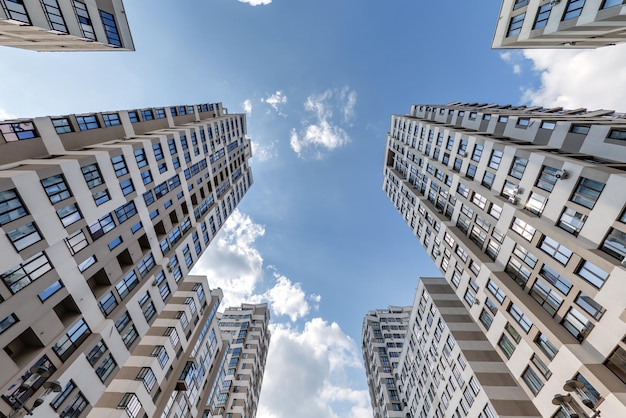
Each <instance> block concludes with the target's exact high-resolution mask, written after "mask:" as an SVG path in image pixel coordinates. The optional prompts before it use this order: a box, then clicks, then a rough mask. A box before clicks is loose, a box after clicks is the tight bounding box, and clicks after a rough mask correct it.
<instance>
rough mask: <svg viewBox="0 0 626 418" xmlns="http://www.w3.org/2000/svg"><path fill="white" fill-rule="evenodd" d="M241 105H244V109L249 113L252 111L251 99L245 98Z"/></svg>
mask: <svg viewBox="0 0 626 418" xmlns="http://www.w3.org/2000/svg"><path fill="white" fill-rule="evenodd" d="M241 107H243V111H244V112H246V113H247V114H250V113H252V100H250V99H246V100H244V101H243V103H242V104H241Z"/></svg>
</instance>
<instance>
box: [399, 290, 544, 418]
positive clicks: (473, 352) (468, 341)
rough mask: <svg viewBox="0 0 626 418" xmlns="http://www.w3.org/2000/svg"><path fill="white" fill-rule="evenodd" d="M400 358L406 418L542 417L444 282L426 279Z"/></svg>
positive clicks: (414, 305) (417, 293) (414, 304)
mask: <svg viewBox="0 0 626 418" xmlns="http://www.w3.org/2000/svg"><path fill="white" fill-rule="evenodd" d="M408 325H409V328H408V332H407V337H406V343H405V346H404V349H403V350H402V355H401V357H400V366H399V367H400V376H401V378H400V382H401V388H402V390H401V394H402V397H403V400H404V401H405V402H406V404H405V409H404V412H405V413H406V415H403V417H444V416H445V417H457V418H458V417H466V416H467V417H477V418H495V417H501V418H504V417H537V418H539V417H540V416H541V415H540V414H539V412H538V411H537V409H536V408H535V406H534V405H533V404H532V402H531V401H530V399H529V398H528V396H527V395H526V393H525V392H524V391H523V389H522V388H521V387H520V386H519V385H518V384H517V382H516V381H515V379H514V378H513V377H512V376H511V374H510V372H509V370H508V368H507V367H506V365H505V364H504V362H503V361H502V359H501V358H500V356H499V355H498V354H497V353H496V352H495V349H494V347H492V346H491V344H490V343H489V341H488V340H487V338H486V337H485V335H484V333H483V332H482V331H481V330H480V329H479V327H478V325H476V324H475V323H474V322H473V321H472V318H471V316H470V314H469V312H468V311H467V309H466V308H465V306H464V305H463V303H462V302H461V301H460V300H459V298H458V297H457V296H456V294H455V292H454V289H452V288H451V287H450V285H449V284H448V283H447V282H446V281H445V280H443V279H441V278H420V280H419V283H418V287H417V291H416V293H415V300H414V302H413V307H412V310H411V317H410V321H409V324H408Z"/></svg>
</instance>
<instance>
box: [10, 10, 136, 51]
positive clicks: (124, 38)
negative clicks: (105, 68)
mask: <svg viewBox="0 0 626 418" xmlns="http://www.w3.org/2000/svg"><path fill="white" fill-rule="evenodd" d="M0 45H5V46H12V47H16V48H23V49H30V50H34V51H111V50H127V51H133V50H134V49H135V46H134V44H133V39H132V37H131V34H130V28H129V27H128V20H127V19H126V12H125V10H124V5H123V4H122V0H83V1H78V0H0Z"/></svg>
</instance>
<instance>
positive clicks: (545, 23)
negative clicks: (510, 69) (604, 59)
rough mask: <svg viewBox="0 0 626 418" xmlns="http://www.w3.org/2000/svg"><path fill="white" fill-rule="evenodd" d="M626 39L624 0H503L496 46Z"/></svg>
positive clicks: (596, 44) (582, 44) (566, 44)
mask: <svg viewBox="0 0 626 418" xmlns="http://www.w3.org/2000/svg"><path fill="white" fill-rule="evenodd" d="M624 41H626V6H624V3H623V0H503V1H502V7H501V9H500V16H499V18H498V23H497V25H496V32H495V35H494V37H493V43H492V45H491V47H492V48H598V47H602V46H609V45H615V44H616V43H619V42H624Z"/></svg>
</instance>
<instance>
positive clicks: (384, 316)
mask: <svg viewBox="0 0 626 418" xmlns="http://www.w3.org/2000/svg"><path fill="white" fill-rule="evenodd" d="M410 314H411V307H399V306H390V307H389V308H388V309H376V310H372V311H369V312H368V313H367V315H365V318H364V319H363V330H362V339H361V341H362V351H363V363H364V365H365V373H366V375H367V386H368V388H369V392H370V401H371V403H372V410H373V411H374V418H387V417H389V418H391V417H398V418H404V417H405V414H404V405H403V403H402V396H401V393H400V391H401V388H400V381H399V371H400V369H399V364H400V363H399V361H400V354H401V353H402V347H403V346H404V341H405V337H406V332H407V323H408V321H409V315H410Z"/></svg>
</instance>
